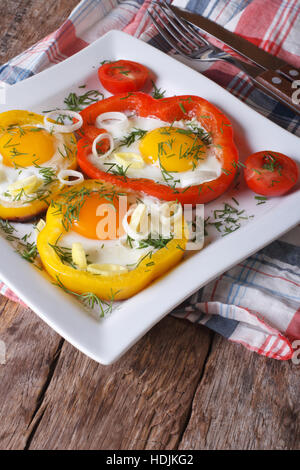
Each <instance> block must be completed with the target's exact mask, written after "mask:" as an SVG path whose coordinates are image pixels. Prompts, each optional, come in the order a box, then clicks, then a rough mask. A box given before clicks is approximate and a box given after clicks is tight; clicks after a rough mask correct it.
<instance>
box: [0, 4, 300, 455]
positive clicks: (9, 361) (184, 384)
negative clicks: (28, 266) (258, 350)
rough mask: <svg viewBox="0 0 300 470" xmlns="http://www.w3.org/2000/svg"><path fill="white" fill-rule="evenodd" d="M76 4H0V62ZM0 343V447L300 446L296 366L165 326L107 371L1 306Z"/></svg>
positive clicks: (197, 331)
mask: <svg viewBox="0 0 300 470" xmlns="http://www.w3.org/2000/svg"><path fill="white" fill-rule="evenodd" d="M77 3H78V1H77V0H59V1H58V0H48V1H47V2H44V0H2V1H1V3H0V61H1V63H3V62H5V61H6V60H7V59H9V58H10V57H13V56H14V55H16V54H18V53H19V52H21V51H22V50H24V49H25V48H27V47H28V46H30V45H31V44H33V43H34V42H36V41H37V40H38V39H40V38H41V37H43V36H44V35H46V34H47V33H50V32H51V31H52V30H54V29H55V28H57V27H58V26H59V25H60V24H61V22H62V21H63V19H64V18H66V17H67V16H68V14H69V12H70V11H71V9H72V8H73V7H74V6H75V5H76V4H77ZM141 314H142V313H141ZM0 339H1V340H2V341H4V342H5V343H6V347H7V357H6V364H5V365H0V403H1V405H0V423H1V424H0V449H155V450H158V449H162V450H165V449H182V450H184V449H268V448H271V449H299V448H300V445H299V441H300V439H299V438H300V422H299V413H300V387H299V378H300V367H299V366H296V365H293V364H292V363H291V362H278V361H275V360H272V359H266V358H264V357H260V356H258V355H257V354H255V353H251V352H249V351H247V350H245V349H244V348H243V347H242V346H238V345H234V344H232V343H229V342H228V341H227V340H225V339H223V338H221V337H220V336H218V335H217V334H213V333H212V332H210V331H209V330H208V329H206V328H203V327H199V326H195V325H192V324H190V323H189V322H187V321H181V320H177V319H174V318H172V317H166V318H165V319H164V320H162V321H161V322H160V323H159V324H157V325H156V326H155V327H154V328H153V329H152V330H151V331H150V332H149V333H148V334H147V335H146V336H145V337H144V338H142V339H141V340H140V341H139V342H138V343H137V344H136V345H135V346H134V347H133V348H132V349H131V350H130V351H129V352H128V353H127V354H126V355H125V356H124V357H122V358H121V359H120V360H119V361H118V362H117V363H115V364H114V365H111V366H107V367H104V366H101V365H99V364H97V363H96V362H94V361H92V360H90V359H88V358H87V357H86V356H85V355H84V354H82V353H80V352H79V351H77V350H76V349H75V348H73V347H72V346H71V345H70V344H68V343H67V342H66V341H64V340H63V339H62V338H61V337H60V336H59V335H58V334H56V333H55V332H54V331H52V330H51V329H50V328H49V327H48V326H47V325H46V324H45V323H43V322H42V321H41V320H40V319H39V318H38V317H37V316H36V315H35V314H34V313H33V312H32V311H31V310H29V309H27V308H24V307H22V306H20V305H18V304H15V303H13V302H10V301H8V300H7V299H5V298H4V297H1V296H0Z"/></svg>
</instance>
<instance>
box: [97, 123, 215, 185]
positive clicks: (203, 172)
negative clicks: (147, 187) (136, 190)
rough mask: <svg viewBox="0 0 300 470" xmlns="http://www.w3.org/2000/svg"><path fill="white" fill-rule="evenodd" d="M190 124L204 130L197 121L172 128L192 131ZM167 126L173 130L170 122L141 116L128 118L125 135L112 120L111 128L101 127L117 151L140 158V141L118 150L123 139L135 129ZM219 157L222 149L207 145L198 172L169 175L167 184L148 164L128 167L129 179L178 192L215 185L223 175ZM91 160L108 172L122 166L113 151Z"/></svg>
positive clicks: (159, 169)
mask: <svg viewBox="0 0 300 470" xmlns="http://www.w3.org/2000/svg"><path fill="white" fill-rule="evenodd" d="M189 124H192V125H193V126H196V127H199V128H201V129H203V130H205V129H204V128H203V127H202V126H201V125H200V123H199V122H198V121H196V120H195V119H193V120H190V121H183V120H181V121H176V122H174V123H173V124H172V126H173V127H178V128H181V129H189V130H190V129H191V127H190V126H189ZM168 126H170V123H169V122H165V121H161V120H160V119H157V118H142V117H139V116H131V117H129V119H128V126H127V131H126V132H124V129H123V126H121V127H120V126H119V125H118V124H117V123H115V124H114V122H113V120H111V121H109V122H108V124H106V123H105V121H104V122H103V123H101V127H102V128H104V129H106V130H107V132H108V133H109V134H110V135H111V136H112V137H113V139H114V143H115V149H117V150H115V151H117V152H133V153H137V154H139V155H141V153H140V151H139V144H140V140H136V141H135V142H134V143H133V144H131V145H129V146H121V147H118V146H119V143H120V141H121V140H122V139H123V138H124V136H126V135H128V134H129V133H130V132H132V131H133V130H134V129H142V130H146V131H152V130H154V129H157V128H160V127H168ZM219 154H220V149H218V148H216V147H215V146H213V145H208V146H207V152H206V156H205V159H204V160H203V161H202V160H201V161H199V163H198V165H197V166H196V168H195V169H193V170H189V171H185V172H168V174H169V175H170V176H171V177H172V178H171V179H170V180H169V181H166V179H165V178H164V176H163V173H162V171H161V168H160V167H159V166H156V165H149V164H146V163H145V165H144V167H143V168H139V169H136V168H135V169H134V168H130V167H129V168H128V169H127V171H126V175H127V176H128V177H130V178H148V179H151V180H154V181H156V182H157V183H160V184H164V185H168V184H169V185H171V186H174V187H176V188H186V187H187V186H193V185H195V184H197V185H198V184H202V183H204V182H208V181H212V180H214V179H216V178H218V177H219V176H220V175H221V171H222V169H221V163H220V160H219V159H218V155H219ZM88 159H89V161H90V162H91V163H92V164H93V165H94V166H96V167H97V168H99V169H100V170H102V171H105V172H109V171H113V170H114V167H112V166H111V165H112V164H116V165H119V162H118V161H117V160H116V158H115V157H114V151H113V152H112V153H111V154H110V155H109V156H108V157H105V158H101V155H100V156H98V157H97V156H95V155H94V154H93V153H91V154H90V155H89V156H88ZM110 168H111V169H110ZM195 180H196V182H195ZM174 183H175V184H174Z"/></svg>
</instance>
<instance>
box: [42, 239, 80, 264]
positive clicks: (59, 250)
mask: <svg viewBox="0 0 300 470" xmlns="http://www.w3.org/2000/svg"><path fill="white" fill-rule="evenodd" d="M49 246H51V248H52V249H53V250H54V251H55V253H56V254H57V256H58V257H59V259H60V260H61V262H62V263H63V264H67V265H69V266H71V267H72V268H74V269H76V266H75V264H74V263H73V259H72V249H71V248H68V247H65V246H59V245H57V244H55V245H53V244H51V243H49Z"/></svg>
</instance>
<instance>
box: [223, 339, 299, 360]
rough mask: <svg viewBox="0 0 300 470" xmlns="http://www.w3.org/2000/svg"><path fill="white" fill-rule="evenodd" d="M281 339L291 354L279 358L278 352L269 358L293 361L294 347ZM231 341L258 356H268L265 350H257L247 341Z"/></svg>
mask: <svg viewBox="0 0 300 470" xmlns="http://www.w3.org/2000/svg"><path fill="white" fill-rule="evenodd" d="M281 339H282V340H283V341H285V344H284V346H285V347H288V349H289V352H288V353H287V354H285V355H284V356H282V355H280V356H279V355H278V352H277V353H275V354H273V355H271V356H268V357H270V358H272V359H277V360H279V361H288V360H290V359H292V357H293V354H294V351H293V348H292V346H291V345H290V343H289V342H288V341H287V339H286V338H284V337H282V338H281ZM229 341H231V342H232V343H236V344H241V345H242V346H244V347H245V348H246V349H249V350H250V351H254V352H257V353H258V354H261V355H262V356H267V353H265V352H264V350H261V348H256V347H254V346H251V345H250V344H248V343H246V342H245V341H239V340H236V339H230V340H229Z"/></svg>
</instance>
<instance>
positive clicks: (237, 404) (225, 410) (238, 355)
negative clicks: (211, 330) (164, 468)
mask: <svg viewBox="0 0 300 470" xmlns="http://www.w3.org/2000/svg"><path fill="white" fill-rule="evenodd" d="M221 371H222V373H221ZM299 383H300V368H299V365H298V366H296V365H293V364H292V362H290V361H289V362H280V361H276V360H274V359H267V358H265V357H262V356H258V355H257V354H255V353H252V352H250V351H246V350H245V349H243V348H242V346H238V345H236V344H233V343H229V342H228V341H224V339H222V338H220V337H216V338H215V341H214V344H213V348H212V351H211V354H210V356H209V359H208V362H207V364H206V368H205V374H204V376H203V379H202V381H201V384H199V386H198V389H197V392H196V394H195V397H194V402H193V407H192V414H191V418H190V420H189V423H188V426H187V428H186V430H185V432H184V434H183V436H182V440H181V443H180V446H179V448H180V449H226V450H228V449H250V450H254V449H255V450H259V449H299V448H300V420H299V416H300V387H299Z"/></svg>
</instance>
